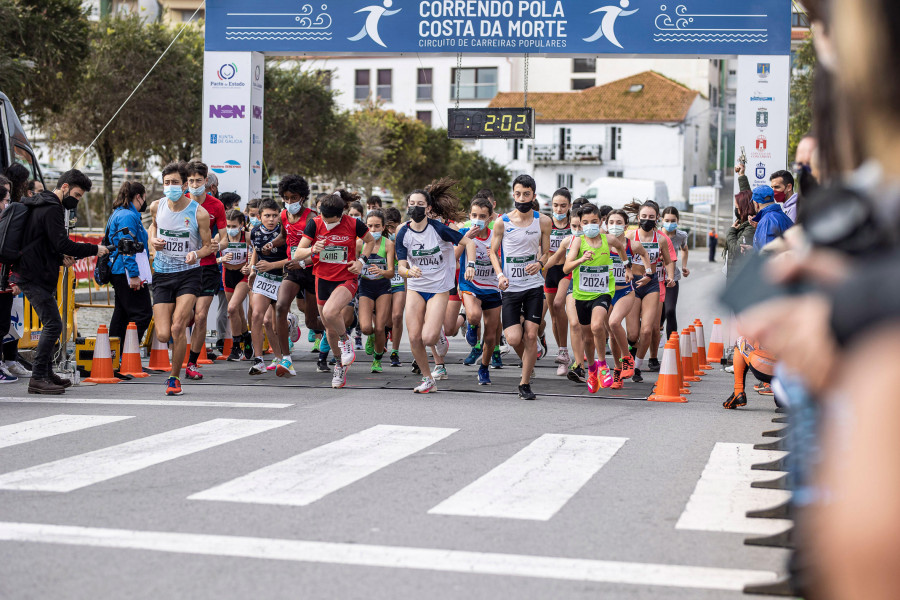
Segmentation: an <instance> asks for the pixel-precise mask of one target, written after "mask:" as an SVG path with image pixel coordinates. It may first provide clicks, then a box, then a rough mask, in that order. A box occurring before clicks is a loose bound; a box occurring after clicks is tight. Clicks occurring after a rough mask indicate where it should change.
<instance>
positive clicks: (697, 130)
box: [694, 125, 700, 154]
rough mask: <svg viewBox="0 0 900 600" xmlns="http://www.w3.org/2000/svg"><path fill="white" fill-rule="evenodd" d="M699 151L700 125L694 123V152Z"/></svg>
mask: <svg viewBox="0 0 900 600" xmlns="http://www.w3.org/2000/svg"><path fill="white" fill-rule="evenodd" d="M698 152H700V126H699V125H694V154H697V153H698Z"/></svg>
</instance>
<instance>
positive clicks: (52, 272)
mask: <svg viewBox="0 0 900 600" xmlns="http://www.w3.org/2000/svg"><path fill="white" fill-rule="evenodd" d="M22 202H23V204H25V205H26V206H28V207H29V208H30V209H31V212H30V213H29V215H28V224H27V225H26V226H25V236H24V238H23V239H24V240H25V244H26V246H25V248H24V252H23V254H22V258H20V259H19V262H18V263H16V264H15V265H13V271H14V272H15V273H16V278H15V280H16V281H18V282H21V283H30V284H32V285H39V286H41V287H44V288H46V289H47V290H55V289H56V283H57V281H58V280H59V267H60V265H62V261H63V256H73V257H75V258H85V257H88V256H96V255H97V246H95V245H94V244H79V243H76V242H73V241H72V240H70V239H69V236H68V235H67V234H66V225H65V218H66V216H65V213H66V211H65V209H63V205H62V203H61V202H60V201H59V198H57V197H56V194H54V193H53V192H50V191H47V190H45V191H43V192H41V193H40V194H37V195H35V196H33V197H31V198H24V199H23V200H22Z"/></svg>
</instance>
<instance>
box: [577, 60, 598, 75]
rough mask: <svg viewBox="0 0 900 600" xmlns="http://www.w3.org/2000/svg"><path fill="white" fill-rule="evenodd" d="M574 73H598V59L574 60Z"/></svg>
mask: <svg viewBox="0 0 900 600" xmlns="http://www.w3.org/2000/svg"><path fill="white" fill-rule="evenodd" d="M572 72H573V73H596V72H597V59H596V58H576V59H573V60H572Z"/></svg>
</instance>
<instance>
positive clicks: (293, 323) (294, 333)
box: [287, 312, 300, 344]
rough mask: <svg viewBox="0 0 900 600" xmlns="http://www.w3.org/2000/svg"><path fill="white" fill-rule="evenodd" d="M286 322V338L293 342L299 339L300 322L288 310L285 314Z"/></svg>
mask: <svg viewBox="0 0 900 600" xmlns="http://www.w3.org/2000/svg"><path fill="white" fill-rule="evenodd" d="M287 322H288V339H290V340H291V341H292V342H294V343H295V344H296V343H297V341H298V340H299V339H300V323H299V322H298V321H297V316H296V315H295V314H294V313H292V312H289V313H288V316H287Z"/></svg>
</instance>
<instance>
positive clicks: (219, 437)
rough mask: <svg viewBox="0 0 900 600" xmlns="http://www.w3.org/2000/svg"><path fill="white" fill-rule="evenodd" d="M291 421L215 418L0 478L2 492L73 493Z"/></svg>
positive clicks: (7, 474)
mask: <svg viewBox="0 0 900 600" xmlns="http://www.w3.org/2000/svg"><path fill="white" fill-rule="evenodd" d="M290 423H293V421H260V420H248V419H213V420H211V421H205V422H203V423H198V424H196V425H190V426H188V427H182V428H180V429H175V430H173V431H167V432H165V433H160V434H157V435H151V436H149V437H145V438H141V439H137V440H134V441H131V442H126V443H124V444H119V445H116V446H110V447H108V448H103V449H101V450H95V451H93V452H88V453H86V454H79V455H78V456H72V457H69V458H63V459H60V460H56V461H52V462H48V463H44V464H42V465H37V466H35V467H29V468H26V469H21V470H19V471H13V472H11V473H6V474H3V475H0V489H5V490H36V491H45V492H71V491H73V490H77V489H80V488H83V487H86V486H89V485H93V484H95V483H99V482H101V481H106V480H108V479H112V478H114V477H119V476H122V475H126V474H128V473H133V472H135V471H139V470H141V469H146V468H147V467H151V466H153V465H157V464H160V463H163V462H166V461H170V460H173V459H176V458H180V457H182V456H187V455H189V454H193V453H195V452H200V451H201V450H207V449H209V448H213V447H215V446H220V445H222V444H225V443H228V442H233V441H235V440H239V439H241V438H245V437H248V436H252V435H256V434H258V433H263V432H264V431H269V430H270V429H275V428H277V427H282V426H284V425H288V424H290Z"/></svg>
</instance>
